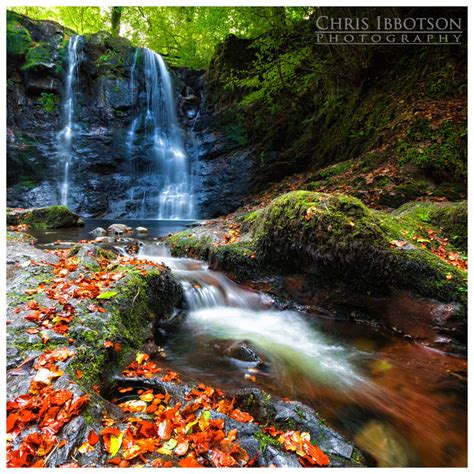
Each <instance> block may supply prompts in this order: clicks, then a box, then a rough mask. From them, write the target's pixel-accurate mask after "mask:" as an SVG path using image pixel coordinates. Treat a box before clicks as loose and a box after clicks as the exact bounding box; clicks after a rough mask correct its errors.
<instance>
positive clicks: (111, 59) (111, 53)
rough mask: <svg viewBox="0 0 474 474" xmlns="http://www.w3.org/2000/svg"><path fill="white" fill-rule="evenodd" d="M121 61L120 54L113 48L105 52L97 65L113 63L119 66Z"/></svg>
mask: <svg viewBox="0 0 474 474" xmlns="http://www.w3.org/2000/svg"><path fill="white" fill-rule="evenodd" d="M120 63H121V57H120V54H119V53H118V52H117V51H115V50H113V49H109V50H108V51H107V53H105V54H103V55H102V56H100V57H99V59H97V66H104V65H112V66H117V65H119V64H120Z"/></svg>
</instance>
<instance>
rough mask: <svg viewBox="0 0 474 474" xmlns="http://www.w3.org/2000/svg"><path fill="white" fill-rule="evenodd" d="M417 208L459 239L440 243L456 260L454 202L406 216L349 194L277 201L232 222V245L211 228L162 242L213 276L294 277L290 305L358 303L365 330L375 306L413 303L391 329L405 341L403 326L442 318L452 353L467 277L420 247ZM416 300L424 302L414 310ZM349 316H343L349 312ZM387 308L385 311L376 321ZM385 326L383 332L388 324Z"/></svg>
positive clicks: (296, 195)
mask: <svg viewBox="0 0 474 474" xmlns="http://www.w3.org/2000/svg"><path fill="white" fill-rule="evenodd" d="M422 208H423V209H424V211H426V209H428V208H429V211H430V212H429V213H428V214H426V212H427V211H426V212H425V214H426V216H425V219H427V220H428V223H429V224H434V223H435V222H436V223H438V224H442V225H443V226H446V229H447V231H448V233H449V235H451V236H453V237H454V235H456V236H458V240H456V239H454V238H453V241H454V242H455V244H454V245H451V244H448V245H450V246H451V247H450V248H452V249H453V251H454V250H458V249H460V252H461V253H460V254H459V255H460V258H464V257H463V255H464V254H463V253H462V250H461V249H462V247H463V245H462V242H463V239H464V237H463V235H465V228H464V229H463V226H462V223H461V222H462V218H460V220H457V221H456V220H455V219H454V217H453V216H455V215H457V214H458V213H459V209H461V208H463V204H462V203H459V204H454V205H453V206H451V207H450V206H449V205H448V204H444V205H436V204H433V205H431V206H429V205H428V204H426V205H425V206H424V207H423V206H420V207H419V206H418V205H417V204H414V205H413V206H408V205H407V206H405V210H403V209H401V210H400V211H399V212H398V213H393V214H389V213H385V212H381V211H377V210H373V209H370V208H368V207H367V206H365V205H364V204H363V203H362V202H361V201H360V200H358V199H356V198H353V197H350V196H345V195H329V194H324V193H315V192H309V191H295V192H291V193H288V194H285V195H282V196H280V197H278V198H277V199H275V200H273V201H272V202H271V203H270V204H269V205H268V206H266V207H265V208H263V209H262V210H259V211H254V212H252V213H247V214H243V215H241V216H240V217H239V218H238V219H236V222H239V221H240V224H241V227H240V229H241V238H240V242H236V243H232V244H229V245H223V244H222V243H221V242H218V239H217V238H216V233H215V232H212V225H211V226H210V227H208V228H207V229H206V227H204V228H197V229H193V230H191V231H185V232H182V233H179V234H176V235H173V236H171V237H169V238H168V239H167V241H168V243H169V245H170V247H171V250H172V252H173V253H174V254H176V255H184V254H192V255H194V256H198V257H200V258H204V259H207V260H208V261H209V262H210V264H211V266H212V267H213V268H215V269H221V270H224V271H227V272H228V273H231V274H234V275H235V274H237V275H238V276H239V277H240V279H252V278H254V279H255V278H262V277H263V276H265V275H266V276H267V277H268V276H272V275H280V276H282V277H283V278H284V279H285V278H288V277H290V276H294V275H303V276H304V277H303V280H302V281H301V282H300V284H299V285H298V290H297V291H296V293H298V294H299V293H304V297H303V296H302V295H297V299H299V298H298V296H300V298H301V302H303V303H305V304H308V298H309V301H313V302H314V303H315V304H318V303H321V302H323V301H324V302H325V303H326V304H329V303H330V304H331V305H335V304H336V301H337V299H338V298H340V299H341V301H345V304H346V305H348V307H349V308H351V305H352V310H353V309H356V308H357V306H358V305H362V309H363V312H364V313H365V312H368V314H367V315H365V316H364V317H361V318H359V319H361V320H364V322H368V321H373V320H375V321H378V322H383V321H384V314H376V313H377V312H380V304H381V302H385V304H386V305H387V306H389V307H390V306H396V305H398V304H400V300H401V299H403V298H405V297H408V298H411V299H412V300H413V301H416V302H417V303H416V304H415V303H414V304H413V305H412V307H413V311H415V313H416V314H415V313H413V314H410V313H409V314H406V318H402V320H401V321H400V318H399V320H398V321H397V324H396V325H395V326H396V327H393V326H391V327H390V328H391V329H397V330H400V332H403V333H406V334H407V335H408V336H410V335H412V336H413V335H414V334H415V333H416V334H418V332H419V331H415V330H414V329H413V328H411V325H412V324H415V322H416V321H418V320H419V319H420V318H421V319H422V320H423V321H424V323H423V324H425V323H426V324H428V323H427V320H430V321H431V322H430V323H429V324H431V326H436V325H437V323H436V321H435V320H436V318H440V317H441V316H440V314H439V313H440V312H441V313H442V314H443V316H442V317H441V319H443V318H444V319H443V321H442V322H441V323H440V324H438V329H439V330H440V331H441V332H442V333H443V334H445V333H449V332H450V331H451V332H452V333H453V334H455V336H454V339H456V342H453V344H455V345H456V346H457V347H459V345H458V343H459V344H460V345H461V346H462V345H463V344H464V342H465V341H464V338H465V335H464V334H463V328H464V327H465V323H466V302H467V272H465V271H464V270H462V269H459V268H456V267H454V266H452V265H450V264H449V263H448V262H446V261H445V260H443V259H441V258H439V257H438V256H437V255H434V254H433V253H431V252H429V251H428V250H427V249H424V248H423V242H424V241H426V239H423V238H421V237H420V234H421V233H422V232H423V230H422V229H420V218H421V216H420V214H421V215H423V216H424V215H425V214H424V213H422V212H421V209H422ZM464 208H465V205H464ZM450 209H451V210H452V212H450ZM455 222H457V223H458V224H459V226H458V227H456V226H455ZM438 230H439V231H440V232H442V231H443V229H442V228H439V229H438ZM455 245H458V247H455ZM292 281H293V282H294V278H293V280H292ZM286 286H288V285H286ZM287 289H288V288H287ZM303 289H304V291H303ZM291 290H292V291H293V293H295V288H292V289H290V296H295V295H294V294H293V295H291ZM335 290H337V291H335ZM308 292H309V293H310V295H308ZM330 294H332V297H331V298H329V297H328V295H330ZM323 295H324V297H323ZM349 295H351V297H349ZM328 298H329V300H330V301H329V300H328ZM421 301H425V303H426V304H424V305H423V304H419V303H420V302H421ZM374 302H378V303H379V304H377V305H374ZM415 308H416V310H415ZM421 308H424V309H423V310H421ZM358 309H361V308H360V307H359V308H358ZM352 310H349V313H350V314H352V315H354V314H356V313H354V311H352ZM392 310H393V311H394V308H393V307H390V308H387V309H386V310H385V313H386V314H391V312H392ZM420 311H422V313H423V315H421V316H420V314H419V312H420ZM448 314H449V316H448ZM436 315H437V316H436ZM389 319H390V321H391V322H390V323H389V322H387V321H385V324H384V325H388V324H392V323H393V320H392V319H391V318H389ZM408 323H410V324H408ZM410 332H411V333H412V334H410ZM431 332H432V331H427V333H431ZM432 333H433V334H432V336H433V338H434V339H436V338H437V337H438V336H439V334H438V332H437V330H434V332H432ZM439 337H441V336H439ZM443 337H444V336H443ZM434 339H433V340H432V341H431V342H434Z"/></svg>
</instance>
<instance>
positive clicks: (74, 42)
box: [58, 36, 82, 206]
mask: <svg viewBox="0 0 474 474" xmlns="http://www.w3.org/2000/svg"><path fill="white" fill-rule="evenodd" d="M81 44H82V36H72V37H71V39H70V40H69V44H68V70H67V76H66V88H65V91H64V97H63V123H64V127H63V129H62V130H61V131H60V132H59V134H58V147H59V157H60V159H61V161H62V162H63V163H64V175H63V182H62V185H61V204H62V205H64V206H67V205H68V194H69V172H70V166H71V162H72V159H73V139H74V132H75V128H76V125H75V123H74V112H75V97H74V92H75V86H76V84H77V80H78V77H77V68H78V65H79V63H80V46H81Z"/></svg>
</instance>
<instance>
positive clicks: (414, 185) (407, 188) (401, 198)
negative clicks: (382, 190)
mask: <svg viewBox="0 0 474 474" xmlns="http://www.w3.org/2000/svg"><path fill="white" fill-rule="evenodd" d="M431 189H432V184H431V183H430V182H429V181H427V180H423V179H419V180H412V181H410V182H407V183H403V184H399V185H397V186H394V187H393V188H392V189H391V191H390V193H387V194H384V195H383V196H382V197H381V199H380V200H379V204H382V205H383V206H388V207H393V208H397V207H399V206H401V205H402V204H404V203H405V202H408V201H413V200H415V199H416V198H418V197H421V196H426V194H427V193H428V192H429V191H430V190H431Z"/></svg>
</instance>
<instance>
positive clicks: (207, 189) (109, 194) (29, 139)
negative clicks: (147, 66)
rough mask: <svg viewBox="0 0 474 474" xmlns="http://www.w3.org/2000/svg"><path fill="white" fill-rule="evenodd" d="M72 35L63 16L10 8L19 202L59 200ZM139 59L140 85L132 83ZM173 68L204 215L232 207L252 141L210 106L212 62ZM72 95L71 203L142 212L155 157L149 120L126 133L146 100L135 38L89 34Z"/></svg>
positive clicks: (10, 119)
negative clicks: (38, 16)
mask: <svg viewBox="0 0 474 474" xmlns="http://www.w3.org/2000/svg"><path fill="white" fill-rule="evenodd" d="M73 35H74V32H72V31H69V30H67V29H65V28H64V27H62V26H61V25H59V24H57V23H55V22H51V21H37V20H31V19H29V18H27V17H24V16H21V15H18V14H15V13H12V12H8V76H7V77H8V80H7V104H8V110H7V150H8V194H7V196H8V205H9V206H11V207H35V206H45V205H53V204H58V203H60V200H61V183H62V181H63V178H64V162H63V161H62V160H61V157H60V152H59V150H58V134H59V132H60V130H61V129H62V128H63V126H64V113H63V101H64V96H65V86H66V74H67V68H68V42H69V39H70V37H71V36H73ZM134 59H135V60H136V65H135V77H136V86H135V87H136V90H135V91H134V90H133V87H131V75H132V74H133V72H132V65H133V63H134ZM171 73H172V76H173V80H174V86H175V97H176V105H177V112H178V119H179V122H180V125H181V127H182V130H183V135H184V141H185V146H186V150H187V152H188V154H189V155H190V157H191V162H192V173H193V186H194V194H195V199H196V205H197V210H198V216H199V217H201V218H206V217H214V216H217V215H220V214H223V213H227V212H230V211H232V210H234V209H236V208H237V207H238V206H239V205H240V204H241V202H242V199H243V197H244V196H245V195H246V194H248V193H249V191H250V189H251V186H252V169H253V151H252V150H251V149H246V147H245V144H244V143H242V142H241V141H239V139H238V137H237V138H235V137H233V136H232V134H231V133H230V134H229V133H226V132H225V131H223V129H222V127H223V125H222V121H220V120H216V119H215V116H216V114H215V113H214V112H213V111H209V110H207V108H206V104H205V99H206V82H205V74H204V71H195V70H189V69H183V68H172V70H171ZM74 100H75V107H74V122H75V132H74V138H73V142H72V152H73V153H72V156H73V158H72V160H71V166H70V169H69V199H68V205H69V207H70V208H71V209H72V210H74V211H75V212H77V213H79V214H81V215H82V216H85V217H87V216H109V217H131V216H136V215H137V210H138V209H139V208H140V204H141V197H140V196H141V195H142V194H143V193H144V192H150V189H151V190H152V191H153V184H152V183H150V182H146V181H147V179H148V180H149V178H145V176H146V175H150V170H154V169H155V168H156V163H153V162H152V158H151V154H150V153H149V151H150V147H151V146H152V143H150V139H148V138H147V134H146V130H145V126H144V125H143V124H142V125H139V126H138V128H137V129H136V130H135V139H134V146H133V149H131V148H130V145H129V141H127V140H129V131H130V129H131V127H132V122H133V120H134V118H135V117H136V116H137V114H138V113H140V112H143V110H144V108H145V107H146V94H145V78H144V67H143V60H141V59H140V54H138V55H137V56H136V57H135V48H134V47H132V45H131V44H130V43H129V41H128V40H126V39H124V38H114V37H112V36H111V35H110V34H108V33H104V32H99V33H96V34H92V35H85V36H84V37H83V40H82V44H81V47H80V51H79V65H78V69H77V81H76V86H75V94H74ZM227 132H228V131H227ZM157 173H159V170H157ZM151 174H153V171H152V172H151ZM153 192H159V189H156V190H154V191H153Z"/></svg>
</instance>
